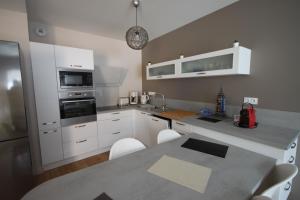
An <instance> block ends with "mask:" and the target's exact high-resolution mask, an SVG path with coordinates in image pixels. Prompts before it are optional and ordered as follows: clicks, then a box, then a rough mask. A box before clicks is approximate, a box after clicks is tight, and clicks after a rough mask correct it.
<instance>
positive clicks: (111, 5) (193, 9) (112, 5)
mask: <svg viewBox="0 0 300 200" xmlns="http://www.w3.org/2000/svg"><path fill="white" fill-rule="evenodd" d="M26 1H27V10H28V16H29V20H30V21H33V22H40V23H45V24H48V25H53V26H60V27H65V28H68V29H73V30H77V31H81V32H87V33H92V34H97V35H102V36H106V37H110V38H115V39H120V40H125V38H124V36H125V32H126V30H127V29H128V28H129V27H131V26H133V25H134V24H135V9H134V7H132V4H131V0H26ZM236 1H238V0H142V1H141V6H140V7H139V10H138V12H139V14H138V21H139V22H138V24H141V25H142V26H143V27H144V28H145V29H146V30H147V31H148V33H149V38H150V40H151V39H154V38H157V37H159V36H161V35H163V34H166V33H168V32H170V31H172V30H175V29H177V28H179V27H181V26H183V25H185V24H188V23H190V22H192V21H194V20H196V19H199V18H201V17H203V16H205V15H208V14H210V13H212V12H214V11H216V10H219V9H221V8H223V7H226V6H228V5H230V4H232V3H234V2H236Z"/></svg>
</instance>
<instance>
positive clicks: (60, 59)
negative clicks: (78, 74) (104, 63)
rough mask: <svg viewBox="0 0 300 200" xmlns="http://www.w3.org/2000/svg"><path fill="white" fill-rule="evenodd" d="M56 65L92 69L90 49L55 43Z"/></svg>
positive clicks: (91, 52) (92, 60) (92, 61)
mask: <svg viewBox="0 0 300 200" xmlns="http://www.w3.org/2000/svg"><path fill="white" fill-rule="evenodd" d="M55 60H56V67H59V68H70V69H72V68H73V69H84V70H94V54H93V51H92V50H88V49H78V48H73V47H65V46H58V45H55Z"/></svg>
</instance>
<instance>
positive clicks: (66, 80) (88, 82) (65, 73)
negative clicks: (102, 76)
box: [57, 69, 94, 90]
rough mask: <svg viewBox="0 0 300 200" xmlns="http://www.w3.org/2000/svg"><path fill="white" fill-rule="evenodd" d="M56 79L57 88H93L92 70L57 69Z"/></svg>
mask: <svg viewBox="0 0 300 200" xmlns="http://www.w3.org/2000/svg"><path fill="white" fill-rule="evenodd" d="M57 79H58V80H57V82H58V89H59V90H91V89H94V82H93V71H92V70H74V69H71V70H70V69H58V70H57Z"/></svg>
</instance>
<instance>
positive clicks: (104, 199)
mask: <svg viewBox="0 0 300 200" xmlns="http://www.w3.org/2000/svg"><path fill="white" fill-rule="evenodd" d="M94 200H113V199H112V198H110V197H109V196H108V195H107V194H105V193H102V194H100V195H99V196H98V197H96V198H95V199H94Z"/></svg>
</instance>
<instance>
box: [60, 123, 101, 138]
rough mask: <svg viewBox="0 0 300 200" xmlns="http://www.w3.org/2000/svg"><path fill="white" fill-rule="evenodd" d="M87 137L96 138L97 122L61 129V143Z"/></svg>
mask: <svg viewBox="0 0 300 200" xmlns="http://www.w3.org/2000/svg"><path fill="white" fill-rule="evenodd" d="M89 137H97V122H89V123H82V124H76V125H72V126H68V127H63V128H62V139H63V142H64V143H65V142H70V141H74V140H83V139H85V138H89Z"/></svg>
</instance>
